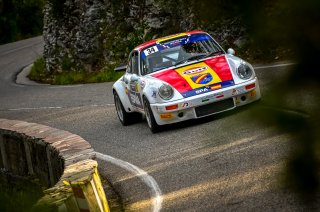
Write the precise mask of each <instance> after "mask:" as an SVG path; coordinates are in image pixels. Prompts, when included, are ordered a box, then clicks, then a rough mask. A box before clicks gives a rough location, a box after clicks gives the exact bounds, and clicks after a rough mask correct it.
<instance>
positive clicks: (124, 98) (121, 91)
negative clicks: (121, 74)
mask: <svg viewBox="0 0 320 212" xmlns="http://www.w3.org/2000/svg"><path fill="white" fill-rule="evenodd" d="M123 83H124V82H123V81H122V78H120V79H119V80H117V81H116V82H115V83H114V84H113V86H112V90H113V92H117V94H118V96H119V98H120V100H121V103H122V105H123V107H124V109H125V110H126V112H128V113H130V112H133V108H132V105H131V103H130V101H129V96H128V94H127V93H126V89H125V87H124V86H123Z"/></svg>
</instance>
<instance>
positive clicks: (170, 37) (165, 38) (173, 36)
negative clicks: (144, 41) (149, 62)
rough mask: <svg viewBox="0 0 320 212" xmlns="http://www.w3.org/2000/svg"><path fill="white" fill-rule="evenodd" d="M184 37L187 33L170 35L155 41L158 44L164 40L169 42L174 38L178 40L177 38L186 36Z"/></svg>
mask: <svg viewBox="0 0 320 212" xmlns="http://www.w3.org/2000/svg"><path fill="white" fill-rule="evenodd" d="M186 35H187V33H179V34H175V35H170V36H167V37H163V38H159V39H157V42H158V43H160V42H163V41H166V40H170V39H174V38H178V37H182V36H186Z"/></svg>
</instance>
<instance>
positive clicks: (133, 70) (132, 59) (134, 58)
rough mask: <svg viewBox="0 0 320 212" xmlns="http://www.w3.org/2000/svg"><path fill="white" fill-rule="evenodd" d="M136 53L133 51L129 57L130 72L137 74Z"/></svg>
mask: <svg viewBox="0 0 320 212" xmlns="http://www.w3.org/2000/svg"><path fill="white" fill-rule="evenodd" d="M138 67H139V66H138V53H137V52H135V53H134V54H133V56H132V58H131V69H132V73H134V74H137V75H138V74H139V68H138Z"/></svg>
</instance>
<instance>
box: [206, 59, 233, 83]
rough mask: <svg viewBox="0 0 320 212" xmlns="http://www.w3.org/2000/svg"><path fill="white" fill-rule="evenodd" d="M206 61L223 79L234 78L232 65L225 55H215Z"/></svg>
mask: <svg viewBox="0 0 320 212" xmlns="http://www.w3.org/2000/svg"><path fill="white" fill-rule="evenodd" d="M204 62H205V63H206V64H207V65H208V66H210V68H212V69H213V70H214V71H215V72H216V73H217V75H218V76H219V77H220V79H221V81H228V80H233V77H232V74H231V71H230V67H229V64H228V62H227V59H226V57H225V56H220V57H214V58H211V59H209V60H206V61H204Z"/></svg>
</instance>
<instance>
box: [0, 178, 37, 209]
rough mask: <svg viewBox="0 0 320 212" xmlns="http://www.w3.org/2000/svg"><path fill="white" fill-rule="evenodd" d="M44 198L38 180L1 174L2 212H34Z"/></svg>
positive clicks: (0, 204)
mask: <svg viewBox="0 0 320 212" xmlns="http://www.w3.org/2000/svg"><path fill="white" fill-rule="evenodd" d="M42 196H43V192H42V188H41V186H40V184H39V182H38V181H37V180H34V179H22V178H17V177H13V176H10V177H6V176H5V175H4V174H3V173H1V174H0V211H32V207H33V205H34V204H35V203H36V202H37V201H38V200H39V199H40V198H41V197H42Z"/></svg>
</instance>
